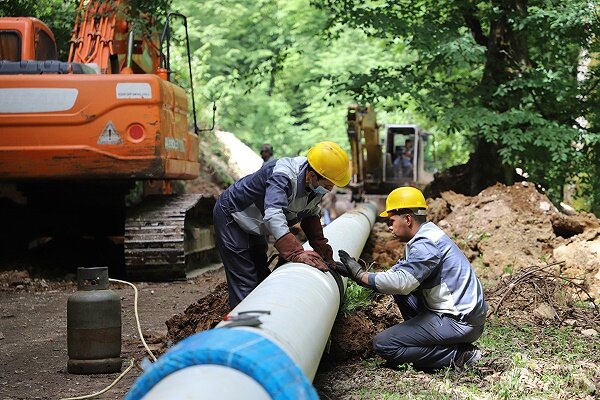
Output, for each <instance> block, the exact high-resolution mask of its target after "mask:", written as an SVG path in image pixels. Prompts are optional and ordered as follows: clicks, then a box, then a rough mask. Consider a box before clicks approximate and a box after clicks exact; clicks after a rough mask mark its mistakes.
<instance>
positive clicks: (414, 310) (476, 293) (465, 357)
mask: <svg viewBox="0 0 600 400" xmlns="http://www.w3.org/2000/svg"><path fill="white" fill-rule="evenodd" d="M426 209H427V204H426V203H425V198H424V196H423V194H422V193H421V191H420V190H418V189H416V188H413V187H401V188H398V189H395V190H393V191H392V192H391V193H390V194H389V196H388V197H387V200H386V210H385V211H384V212H383V213H381V214H380V216H382V217H387V218H388V226H389V230H390V231H391V232H392V234H393V235H394V237H395V238H397V239H399V240H400V241H402V242H407V243H406V248H405V252H404V259H403V260H399V261H398V263H397V264H396V265H394V266H393V267H392V268H391V269H390V270H388V271H386V272H378V273H369V272H366V271H365V270H364V269H363V268H362V266H361V265H360V264H359V263H358V262H356V260H354V259H353V258H352V257H350V256H349V255H348V253H346V252H345V251H343V250H340V251H339V255H340V260H341V262H340V263H338V264H337V270H338V272H339V273H340V274H341V275H344V276H347V277H349V278H351V279H353V280H354V281H356V282H357V283H358V284H360V285H362V286H365V287H368V288H371V289H373V290H376V291H378V292H381V293H387V294H392V295H393V296H394V300H395V301H396V303H397V304H398V306H399V308H400V312H401V313H402V317H403V318H404V322H402V323H400V324H397V325H395V326H392V327H391V328H388V329H386V330H384V331H383V332H381V333H379V334H378V335H377V336H375V338H374V339H373V347H374V350H375V352H376V353H377V354H379V355H380V356H381V357H383V358H385V359H386V360H388V362H389V363H391V364H403V363H412V364H413V366H414V367H415V368H417V369H421V370H435V369H439V368H443V367H449V366H450V367H454V368H455V369H456V370H457V371H462V370H464V369H465V368H468V367H471V366H472V365H474V364H475V363H476V362H477V361H479V359H480V358H481V351H480V350H479V349H478V348H477V347H476V346H474V345H473V344H472V343H473V342H474V341H475V340H477V339H478V338H479V337H480V336H481V334H482V333H483V326H484V322H485V317H486V313H487V304H486V302H485V300H484V297H483V288H482V286H481V283H480V282H479V280H478V279H477V276H476V275H475V272H474V271H473V268H472V267H471V264H470V263H469V261H468V260H467V258H466V257H465V256H464V254H463V253H462V252H461V251H460V249H459V248H458V247H457V246H456V244H455V243H454V242H453V241H452V240H451V239H450V238H449V237H448V236H447V235H446V234H445V233H444V232H443V231H442V230H441V229H440V228H438V227H437V226H436V225H435V224H434V223H432V222H425V214H426Z"/></svg>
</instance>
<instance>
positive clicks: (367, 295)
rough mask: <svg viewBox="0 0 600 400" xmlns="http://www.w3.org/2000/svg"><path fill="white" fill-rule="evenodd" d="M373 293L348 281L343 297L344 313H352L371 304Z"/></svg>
mask: <svg viewBox="0 0 600 400" xmlns="http://www.w3.org/2000/svg"><path fill="white" fill-rule="evenodd" d="M372 293H373V292H372V291H371V290H369V289H366V288H364V287H362V286H360V285H358V284H357V283H355V282H353V281H351V280H350V279H348V287H347V288H346V294H345V297H344V307H343V311H344V312H352V311H354V310H356V309H358V308H360V307H363V306H366V305H368V304H370V303H371V294H372Z"/></svg>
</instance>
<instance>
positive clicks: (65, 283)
mask: <svg viewBox="0 0 600 400" xmlns="http://www.w3.org/2000/svg"><path fill="white" fill-rule="evenodd" d="M67 289H72V290H75V289H77V283H76V282H75V281H73V280H52V279H44V278H32V277H31V275H30V273H29V272H28V271H24V270H11V271H1V272H0V290H4V291H17V292H28V293H37V292H47V291H53V290H54V291H55V290H67Z"/></svg>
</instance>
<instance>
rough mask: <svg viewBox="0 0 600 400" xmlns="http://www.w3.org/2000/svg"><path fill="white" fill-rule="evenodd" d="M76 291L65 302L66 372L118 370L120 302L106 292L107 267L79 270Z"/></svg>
mask: <svg viewBox="0 0 600 400" xmlns="http://www.w3.org/2000/svg"><path fill="white" fill-rule="evenodd" d="M77 289H78V291H77V292H75V293H73V294H72V295H71V296H69V300H68V301H67V349H68V354H69V361H68V362H67V371H68V372H70V373H72V374H102V373H111V372H119V371H121V357H120V356H121V299H120V298H119V296H118V295H117V294H116V293H115V292H113V291H112V290H109V289H108V268H107V267H99V268H78V269H77Z"/></svg>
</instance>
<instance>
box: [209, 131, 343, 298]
mask: <svg viewBox="0 0 600 400" xmlns="http://www.w3.org/2000/svg"><path fill="white" fill-rule="evenodd" d="M349 182H350V166H349V160H348V155H347V154H346V152H345V151H344V150H343V149H342V148H341V147H340V146H339V145H337V144H336V143H334V142H328V141H326V142H320V143H317V144H316V145H314V146H313V147H312V148H311V149H310V150H309V151H308V153H307V156H306V157H293V158H291V157H283V158H280V159H278V160H276V161H273V162H268V163H265V164H263V166H262V167H261V169H260V170H258V171H257V172H255V173H253V174H251V175H248V176H246V177H244V178H242V179H240V180H239V181H237V182H235V183H234V184H233V185H231V186H230V187H229V188H227V190H225V191H224V192H223V193H222V194H221V196H219V199H218V200H217V204H216V205H215V207H214V210H213V218H214V227H215V238H216V244H217V248H218V250H219V254H220V256H221V260H222V261H223V265H224V266H225V274H226V277H227V286H228V291H229V304H230V305H231V307H232V308H233V307H235V306H236V305H237V304H238V303H239V302H240V301H242V300H243V299H244V298H245V297H246V296H247V295H248V294H249V293H250V292H251V291H252V290H253V289H254V288H255V287H256V286H258V284H259V283H260V282H262V281H263V280H264V279H265V278H266V277H267V276H268V274H269V272H270V271H269V269H268V267H267V240H266V237H267V235H272V236H273V237H274V238H275V248H276V249H277V251H278V252H279V255H280V256H281V257H282V258H283V259H285V260H287V261H292V262H299V263H304V264H308V265H310V266H313V267H315V268H318V269H320V270H322V271H327V270H328V267H329V266H333V267H335V261H334V260H333V250H332V248H331V246H329V244H327V239H326V238H325V237H324V235H323V227H322V226H321V220H320V208H319V204H320V202H321V198H322V197H323V195H325V194H326V193H328V192H329V191H331V190H332V189H333V187H334V186H338V187H343V186H346V185H347V184H348V183H349ZM298 222H300V227H301V228H302V230H303V231H304V233H305V235H306V238H307V239H308V242H309V244H310V246H311V247H312V248H313V250H304V248H303V247H302V244H301V243H300V241H298V239H297V238H296V237H295V236H294V234H293V233H291V232H290V228H289V227H290V226H292V225H294V224H297V223H298Z"/></svg>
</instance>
